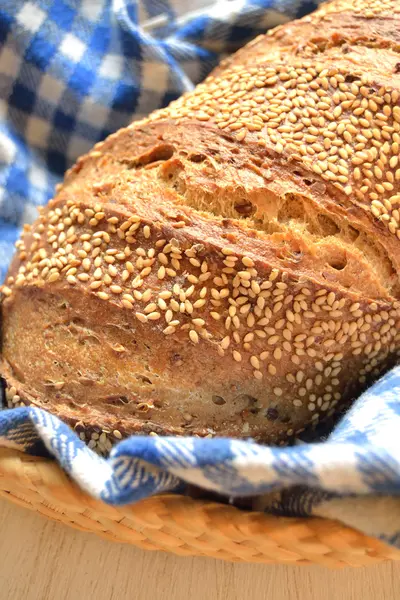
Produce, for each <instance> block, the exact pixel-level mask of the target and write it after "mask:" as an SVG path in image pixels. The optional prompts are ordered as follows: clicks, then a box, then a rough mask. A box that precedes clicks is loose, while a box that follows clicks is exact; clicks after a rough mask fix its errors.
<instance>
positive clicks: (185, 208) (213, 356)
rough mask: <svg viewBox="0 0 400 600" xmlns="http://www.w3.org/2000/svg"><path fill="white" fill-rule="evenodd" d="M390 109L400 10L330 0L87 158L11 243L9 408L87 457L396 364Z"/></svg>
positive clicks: (211, 427) (396, 240) (317, 399)
mask: <svg viewBox="0 0 400 600" xmlns="http://www.w3.org/2000/svg"><path fill="white" fill-rule="evenodd" d="M399 92H400V2H399V1H398V0H353V2H351V1H342V0H339V1H336V2H332V3H329V4H326V5H324V6H322V8H321V9H320V10H319V11H317V12H316V13H314V14H313V15H312V16H310V17H306V18H304V19H302V20H301V21H297V22H294V23H290V24H287V25H284V26H282V27H279V28H277V29H275V30H274V31H272V32H271V33H270V34H268V35H266V36H261V37H259V38H257V39H256V40H254V41H253V42H252V43H250V44H249V45H248V46H247V47H246V48H244V49H242V50H241V51H239V52H238V53H237V54H236V55H234V56H232V57H230V58H228V59H227V60H226V61H225V62H224V63H223V64H222V65H221V66H220V67H219V68H218V69H217V70H216V71H215V72H214V73H213V74H212V75H211V76H210V77H208V79H207V80H206V81H205V82H204V83H203V84H201V85H199V86H198V87H197V88H196V89H195V90H194V91H193V92H191V93H189V94H187V95H185V96H183V97H182V98H181V99H179V100H177V101H175V102H173V103H172V104H171V105H170V106H169V107H168V108H166V109H163V110H159V111H157V112H156V113H154V114H152V115H150V117H149V118H148V119H146V120H144V121H141V122H136V123H133V124H132V125H131V126H129V127H127V128H126V129H123V130H120V131H118V132H117V133H116V134H114V135H112V136H110V137H109V138H108V139H107V140H105V141H104V142H102V143H99V144H97V145H96V146H95V148H94V150H93V151H92V152H90V153H89V154H88V155H86V156H84V157H82V158H81V159H80V160H78V162H77V163H76V165H75V166H74V167H73V168H72V169H70V171H69V172H68V173H67V174H66V177H65V181H64V183H63V184H62V185H61V186H60V187H59V189H58V190H57V195H56V197H55V198H54V200H52V201H51V202H50V203H49V205H48V206H47V207H46V208H44V209H43V210H41V212H40V216H39V218H38V220H37V221H36V222H35V223H34V224H33V226H32V227H29V226H27V227H26V228H25V232H24V234H23V236H22V238H21V240H20V241H19V242H18V244H17V248H18V252H17V255H16V256H15V258H14V261H13V263H12V266H11V268H10V272H9V276H8V279H7V281H6V284H5V286H3V289H2V291H3V302H2V306H1V310H2V321H3V322H2V358H1V363H0V372H1V374H2V376H3V377H4V379H5V381H6V383H7V386H8V389H7V398H8V403H9V405H10V406H16V405H18V404H20V403H21V402H22V403H24V404H29V403H32V404H34V405H36V406H40V407H44V408H46V409H48V410H50V411H51V412H53V413H54V414H56V415H58V416H59V417H61V418H62V419H64V420H66V421H67V422H69V423H71V425H73V426H75V427H76V428H77V429H78V431H80V432H81V437H82V439H86V440H87V439H90V438H91V441H90V444H91V445H92V446H96V445H97V449H98V450H100V451H106V450H107V449H109V447H110V445H111V443H112V441H113V440H114V439H120V438H121V437H123V436H125V435H127V434H130V433H133V432H142V433H151V432H154V433H158V434H178V435H182V434H196V435H200V436H207V435H209V436H214V435H231V436H238V437H246V436H252V437H254V438H255V439H258V440H262V441H267V442H284V441H286V440H287V439H288V438H290V437H291V436H293V435H294V434H296V433H297V432H299V431H302V430H303V429H304V427H305V426H306V425H308V424H310V423H314V424H315V423H317V422H318V421H319V420H321V419H322V418H325V417H326V416H327V415H332V414H333V413H334V412H335V411H336V410H337V409H338V408H340V407H341V406H343V404H344V403H347V402H349V401H350V400H351V399H352V398H354V397H355V395H356V394H358V393H359V392H360V391H361V390H362V389H363V388H364V387H365V386H366V385H367V384H368V383H370V381H371V380H372V379H374V378H376V377H377V376H378V375H379V374H380V373H381V372H382V370H384V369H387V368H388V367H389V366H390V365H391V364H393V363H394V362H395V361H396V359H397V356H398V349H399V347H400V328H399V323H400V303H399V297H400V279H399V271H400V160H399V145H400V100H399V98H400V93H399Z"/></svg>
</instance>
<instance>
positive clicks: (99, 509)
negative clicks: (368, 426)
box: [0, 447, 400, 566]
mask: <svg viewBox="0 0 400 600" xmlns="http://www.w3.org/2000/svg"><path fill="white" fill-rule="evenodd" d="M30 494H31V495H34V498H35V501H34V502H30V501H29V500H28V502H26V501H24V497H26V496H28V497H29V495H30ZM0 495H1V496H2V497H7V498H8V499H9V500H11V501H14V502H17V503H20V504H21V499H22V504H23V505H24V506H27V507H29V508H33V509H34V510H38V511H39V512H42V514H46V515H47V516H50V517H51V518H57V517H56V516H55V515H58V516H60V515H63V514H65V515H67V516H68V518H67V519H58V520H63V522H66V523H67V524H69V525H72V526H74V522H75V523H80V522H81V523H82V520H83V523H84V524H83V525H78V528H80V529H83V530H86V531H94V532H97V533H98V534H99V535H102V533H101V531H96V527H92V526H91V525H92V523H97V524H98V523H99V522H101V523H104V521H106V522H107V523H113V524H114V525H115V526H116V527H121V524H123V523H125V521H130V522H133V523H134V527H135V529H134V530H133V531H136V532H138V531H140V530H141V531H147V532H149V531H156V530H158V532H162V530H165V529H167V530H173V532H174V535H175V536H176V538H177V539H180V538H182V539H185V536H186V538H187V536H189V535H190V536H196V535H197V536H198V537H197V538H196V539H197V540H198V539H203V537H204V535H205V536H206V537H207V543H208V542H209V540H210V538H212V543H213V544H214V545H215V543H216V540H218V542H219V543H221V547H222V548H224V544H226V545H227V546H229V544H232V546H234V547H235V548H237V547H240V544H243V545H244V547H247V545H248V544H249V543H250V544H252V545H254V544H255V545H257V544H258V545H260V546H262V545H263V544H267V545H268V544H269V545H270V546H271V544H272V545H275V546H276V548H277V549H279V550H281V551H282V552H286V551H287V552H289V554H290V553H291V551H292V550H293V549H294V551H295V552H297V553H298V556H299V559H298V561H297V562H295V564H312V563H313V562H319V563H320V564H327V560H328V558H327V559H326V560H325V562H323V559H322V555H323V556H324V557H327V555H328V554H329V551H330V550H331V549H332V551H333V554H334V555H335V556H336V555H340V556H343V557H344V558H343V559H336V558H335V559H334V560H333V561H331V562H334V561H335V560H336V562H337V564H333V565H332V564H327V566H346V565H347V564H351V561H350V562H346V558H345V557H346V556H352V555H353V553H354V556H356V555H358V556H360V553H364V555H365V556H366V558H368V559H371V560H372V562H376V561H381V560H387V559H394V560H400V550H398V549H396V548H393V547H390V546H388V545H386V544H384V543H383V542H381V541H380V540H378V539H376V538H371V537H368V536H367V535H365V534H364V533H362V532H360V531H357V530H356V529H353V528H351V527H349V526H347V525H344V524H343V523H340V522H339V521H333V520H330V519H325V518H320V517H285V516H276V515H271V514H267V513H262V512H257V511H249V510H242V509H239V508H237V507H234V506H231V505H227V504H222V503H218V502H216V501H210V500H205V499H197V498H196V499H195V498H191V497H189V496H183V495H179V494H172V493H168V494H160V495H155V496H151V497H149V498H146V499H143V500H140V501H139V502H137V503H135V504H128V505H119V506H115V505H109V504H106V503H105V502H103V501H102V500H99V499H96V498H93V497H91V496H90V495H89V494H87V493H86V492H84V491H83V490H82V489H80V488H79V487H78V485H77V484H76V483H75V482H74V481H73V480H72V479H70V477H69V476H68V475H67V474H66V473H65V472H64V471H63V470H62V468H61V467H60V465H59V464H58V463H57V462H56V461H55V460H54V459H50V458H44V457H39V456H33V455H30V454H25V453H23V452H21V451H20V450H16V449H14V448H10V447H8V448H0ZM38 505H39V506H38ZM43 507H44V510H41V509H42V508H43ZM48 509H49V510H48ZM88 518H89V519H92V521H89V525H87V523H86V524H85V519H86V521H87V519H88ZM159 535H165V534H162V533H160V534H159ZM103 537H108V538H109V539H114V540H115V541H124V540H122V539H118V535H117V536H115V535H105V536H104V535H103ZM125 541H126V540H125ZM311 541H312V543H311ZM131 543H136V542H135V541H132V542H131ZM199 543H200V542H199ZM137 545H141V546H142V547H146V546H145V544H144V543H137ZM315 545H317V546H319V548H320V549H319V550H317V555H318V552H319V553H320V554H321V560H319V559H318V558H317V559H316V560H314V558H315V555H314V554H313V552H314V551H312V552H311V555H312V556H311V560H310V559H309V557H307V552H308V554H309V555H310V551H309V550H307V548H308V547H311V546H313V547H314V549H315V547H316V546H315ZM163 546H164V547H163ZM165 546H167V547H165ZM147 547H149V549H163V550H165V549H167V550H171V551H173V552H176V553H179V552H178V551H177V550H178V549H177V548H174V547H173V544H172V546H171V547H170V546H169V544H164V545H163V544H160V546H159V547H157V543H156V545H155V546H154V544H153V547H152V548H151V547H150V545H148V546H147ZM323 549H324V550H323ZM324 552H325V554H324ZM196 553H197V552H196V549H195V551H192V552H191V554H192V555H193V554H196ZM187 554H188V553H187ZM198 554H201V555H203V556H207V555H209V556H216V553H214V554H213V551H211V552H207V551H205V552H198ZM303 556H305V557H306V559H305V560H303V559H302V557H303ZM221 558H225V559H228V560H246V561H247V562H253V560H252V559H250V560H248V559H246V558H242V557H238V558H229V557H224V556H221ZM260 562H274V561H273V560H272V561H271V560H269V561H268V560H264V561H260ZM277 562H279V560H278V561H277ZM282 562H284V561H282ZM328 563H329V561H328ZM291 564H293V561H292V562H291Z"/></svg>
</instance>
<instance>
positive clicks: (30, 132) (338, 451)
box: [0, 0, 400, 547]
mask: <svg viewBox="0 0 400 600" xmlns="http://www.w3.org/2000/svg"><path fill="white" fill-rule="evenodd" d="M187 4H190V5H191V6H190V11H191V12H189V13H188V12H187ZM194 4H195V5H194ZM318 4H319V1H318V0H315V1H312V0H215V2H213V3H211V4H208V2H207V0H197V1H196V2H195V3H193V2H190V3H188V2H187V1H186V0H142V1H139V0H137V1H135V0H113V1H111V0H26V1H23V0H3V1H2V2H1V5H0V282H1V280H2V279H4V276H5V273H6V270H7V265H8V262H9V260H10V258H11V255H12V253H13V245H14V242H15V241H16V239H17V237H18V235H19V231H20V228H21V226H22V224H23V223H24V222H28V221H32V220H33V219H34V218H35V216H36V207H37V206H39V205H42V204H44V203H46V202H47V201H48V199H49V198H50V197H51V196H52V194H53V190H54V186H55V184H56V183H57V182H58V181H59V179H60V178H61V177H62V174H63V172H64V171H65V170H66V169H67V168H68V167H69V166H70V165H71V164H72V163H73V162H74V160H75V159H76V158H77V157H78V156H79V155H80V154H82V153H84V152H86V151H87V150H89V148H91V147H92V146H93V144H94V143H96V142H97V141H99V140H101V139H103V138H104V137H105V136H107V135H108V134H109V133H111V132H113V131H115V130H116V129H118V128H120V127H122V126H124V125H126V124H128V123H129V122H130V121H132V120H133V119H137V118H141V117H143V116H145V115H147V114H148V113H149V112H150V111H152V110H155V109H157V108H161V107H163V106H165V105H166V104H168V103H169V102H170V101H171V100H173V99H175V98H177V97H178V96H180V95H181V94H182V93H183V92H185V91H188V90H190V89H191V88H192V86H193V85H195V84H196V83H198V82H199V81H201V80H202V79H203V78H204V77H205V76H206V75H207V73H208V72H209V71H210V70H211V69H212V68H213V67H214V66H215V65H216V64H217V63H218V61H219V60H220V59H221V58H223V57H224V56H225V55H226V54H227V53H229V52H232V51H234V50H236V49H237V48H238V47H240V46H241V45H243V44H244V43H245V42H247V41H248V40H249V39H250V38H252V37H255V36H256V35H258V34H259V33H262V32H264V31H266V30H267V29H268V28H269V27H272V26H275V25H278V24H280V23H283V22H285V21H287V20H290V19H292V18H295V17H300V16H302V15H303V14H306V13H308V12H310V11H312V10H314V9H315V8H316V6H317V5H318ZM399 430H400V367H399V368H396V369H394V370H393V371H392V372H391V373H389V374H387V375H386V376H385V377H384V378H383V379H382V380H381V381H380V382H379V383H378V384H376V385H375V386H374V387H373V388H372V389H371V390H369V391H368V392H367V393H366V394H364V395H363V396H362V397H361V398H360V399H359V400H358V401H357V402H356V403H355V404H354V406H353V408H352V409H351V410H350V411H349V412H348V414H347V415H346V416H345V417H344V418H343V420H342V421H341V423H340V424H339V425H338V426H337V427H336V428H335V430H334V431H333V432H332V433H331V434H330V436H329V437H328V438H327V439H326V440H325V441H318V442H316V443H302V444H300V445H296V446H294V447H291V448H266V447H262V446H259V445H257V444H255V443H253V442H251V441H246V442H245V441H238V440H229V439H204V440H203V439H196V438H168V437H167V438H157V437H132V438H129V439H127V440H125V441H123V442H121V443H120V444H118V445H117V446H116V447H115V448H114V449H113V450H112V452H111V455H110V457H109V458H108V459H104V458H101V457H99V456H97V455H96V454H95V453H94V452H93V451H91V450H90V449H89V448H88V447H87V446H85V444H84V443H83V442H82V441H81V440H80V439H79V438H78V437H77V436H76V435H75V433H74V432H72V431H71V430H70V429H69V428H68V427H67V426H66V425H65V424H63V423H62V422H60V421H59V420H58V419H57V418H55V417H53V416H52V415H49V414H48V413H46V412H44V411H41V410H39V409H35V408H17V409H14V410H11V411H8V410H4V411H2V412H1V413H0V446H10V447H17V448H20V449H22V450H25V451H26V452H31V453H36V454H41V455H43V454H44V455H46V454H50V455H53V456H54V457H55V458H56V459H57V460H58V461H59V463H60V464H61V465H62V467H63V468H64V469H65V470H66V471H67V472H68V473H69V474H70V476H71V477H72V478H73V479H74V480H75V481H76V482H77V483H78V484H79V485H80V486H81V487H82V488H83V489H85V490H86V491H87V492H88V493H90V494H92V495H93V496H95V497H97V498H101V499H103V500H104V501H105V502H108V503H111V504H124V503H128V502H135V501H137V500H139V499H141V498H144V497H146V496H149V495H151V494H155V493H159V492H165V491H173V492H184V491H185V490H186V489H187V486H188V485H189V484H194V485H196V486H199V487H201V488H203V489H206V490H209V491H212V492H216V493H218V494H222V495H225V496H227V497H229V496H230V497H232V498H235V497H243V496H247V497H252V498H253V500H252V503H253V506H254V507H255V508H257V509H264V510H268V511H270V512H273V513H276V514H285V515H319V516H325V517H330V518H336V519H339V520H342V521H344V522H345V523H347V524H349V525H352V526H354V527H357V528H359V529H361V530H362V531H364V532H365V533H367V534H370V535H375V536H376V537H380V538H381V539H382V540H385V541H387V542H388V543H391V544H395V545H398V546H399V547H400V499H399V498H398V495H399V493H400V441H399V440H400V438H399V435H398V431H399Z"/></svg>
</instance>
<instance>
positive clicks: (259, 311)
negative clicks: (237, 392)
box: [2, 201, 400, 421]
mask: <svg viewBox="0 0 400 600" xmlns="http://www.w3.org/2000/svg"><path fill="white" fill-rule="evenodd" d="M92 213H93V214H92ZM96 215H97V216H96ZM39 232H40V233H39ZM183 232H184V230H183ZM62 233H64V235H61V234H62ZM163 235H164V234H163V229H162V227H160V226H159V225H157V226H156V225H151V224H149V223H146V222H144V221H143V220H142V219H141V218H140V217H139V216H138V215H133V214H132V215H131V216H129V217H128V218H126V217H117V216H116V215H115V214H113V215H112V216H110V213H109V209H106V208H105V207H104V206H103V207H101V206H100V205H98V206H95V207H94V210H91V209H88V208H87V207H85V206H80V205H79V204H76V203H73V202H72V201H68V202H66V203H64V204H59V203H57V202H53V203H52V204H51V205H50V208H49V209H48V210H43V211H42V214H41V216H40V218H39V221H38V222H37V224H36V225H34V226H33V229H32V232H27V233H26V237H23V238H22V239H21V240H20V241H19V242H18V243H17V245H18V251H19V253H20V257H22V260H21V261H20V264H19V268H18V271H17V273H16V274H15V275H14V276H10V277H9V279H8V281H7V286H6V287H3V290H2V291H3V294H4V291H6V293H5V296H6V297H7V298H10V300H12V293H13V291H15V292H16V291H17V290H18V289H20V288H23V287H24V286H32V285H39V286H44V285H46V286H48V289H49V291H51V289H52V288H53V287H54V289H57V290H61V289H62V287H63V286H70V287H73V288H75V287H77V286H79V287H81V288H82V289H85V290H86V291H87V292H88V293H90V294H93V295H95V296H96V297H97V298H98V299H99V300H100V301H104V302H112V304H113V305H114V306H120V308H121V309H122V310H125V311H128V314H129V315H130V318H131V319H133V320H134V321H135V320H136V322H137V324H138V325H140V326H143V327H152V328H154V327H155V328H156V330H157V331H159V334H160V335H161V336H164V337H165V339H168V340H172V343H174V340H178V339H180V340H182V339H183V340H184V339H186V343H188V344H192V345H193V346H194V347H201V345H202V344H208V345H209V346H208V347H209V351H211V352H213V353H215V359H216V360H218V358H222V357H225V358H226V359H227V360H228V361H229V359H230V360H232V364H240V369H241V370H242V371H243V369H244V372H245V373H248V378H249V379H251V378H253V381H254V382H255V383H257V382H261V383H262V382H264V383H265V385H268V386H271V394H272V397H273V398H275V399H276V401H279V400H280V399H281V398H285V396H287V395H290V397H291V398H292V400H291V403H292V407H293V410H296V409H299V410H300V409H301V410H305V409H307V411H308V412H309V413H310V414H311V413H312V415H313V418H314V421H315V420H316V419H317V417H316V416H315V415H322V416H325V415H327V414H330V413H331V412H332V411H334V410H335V407H336V406H337V404H338V403H339V402H340V401H341V400H342V385H341V384H342V380H341V378H340V373H341V372H342V370H343V368H344V365H343V360H344V359H345V357H346V359H347V360H349V359H351V357H353V359H355V360H359V361H360V364H361V367H362V368H361V371H360V373H361V374H360V383H362V382H363V381H364V380H366V376H367V374H368V373H371V374H372V375H376V374H377V373H379V372H380V369H381V368H382V364H384V363H385V361H386V359H387V357H388V356H389V355H390V353H393V352H395V350H396V348H397V347H398V342H399V338H400V334H399V318H400V305H399V303H398V302H395V303H393V304H392V303H391V302H389V301H387V300H386V301H375V302H371V301H366V300H362V299H361V298H358V299H356V298H355V297H354V296H353V297H352V296H351V294H345V293H343V292H341V291H339V290H337V289H329V287H322V286H319V287H318V288H316V287H315V283H311V282H307V281H302V282H301V283H300V282H298V281H296V279H295V278H293V277H290V276H289V274H288V272H287V271H285V270H281V269H278V268H276V267H273V268H271V267H269V268H268V266H267V265H265V263H258V261H257V259H256V257H251V256H247V255H240V254H238V251H237V250H236V249H235V248H234V247H232V246H228V245H226V246H222V247H220V248H216V247H211V246H208V247H206V246H205V244H192V243H191V242H189V240H188V239H187V240H186V238H185V236H184V235H183V236H181V237H180V239H179V240H178V239H177V238H170V239H169V240H168V239H167V238H166V237H163ZM128 238H129V242H127V239H128ZM25 239H27V240H29V241H28V242H27V243H26V242H25V241H24V240H25ZM161 266H163V267H165V269H166V271H165V276H164V277H162V278H160V277H159V269H160V267H161ZM110 267H112V268H111V270H110ZM172 267H173V268H172ZM82 275H84V276H85V277H84V279H82V278H81V276H82ZM321 354H322V356H323V358H322V357H321ZM320 357H321V360H320ZM310 365H311V368H310ZM282 374H284V375H283V377H284V380H283V382H282ZM274 382H275V383H274Z"/></svg>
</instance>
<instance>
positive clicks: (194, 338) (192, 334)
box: [189, 329, 199, 344]
mask: <svg viewBox="0 0 400 600" xmlns="http://www.w3.org/2000/svg"><path fill="white" fill-rule="evenodd" d="M189 338H190V340H191V341H192V342H193V344H198V343H199V336H198V334H197V331H195V330H194V329H190V331H189Z"/></svg>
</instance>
